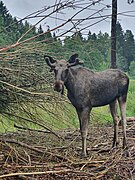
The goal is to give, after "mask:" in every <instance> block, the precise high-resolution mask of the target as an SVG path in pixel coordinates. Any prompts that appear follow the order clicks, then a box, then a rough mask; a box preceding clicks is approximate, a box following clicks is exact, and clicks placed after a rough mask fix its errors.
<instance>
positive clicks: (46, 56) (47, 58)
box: [44, 55, 56, 68]
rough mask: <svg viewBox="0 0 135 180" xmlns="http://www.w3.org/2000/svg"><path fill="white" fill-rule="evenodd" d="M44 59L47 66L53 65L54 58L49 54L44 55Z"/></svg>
mask: <svg viewBox="0 0 135 180" xmlns="http://www.w3.org/2000/svg"><path fill="white" fill-rule="evenodd" d="M44 59H45V61H46V63H47V65H48V66H50V67H51V68H53V67H55V63H56V60H54V59H53V58H52V57H51V56H48V55H44Z"/></svg>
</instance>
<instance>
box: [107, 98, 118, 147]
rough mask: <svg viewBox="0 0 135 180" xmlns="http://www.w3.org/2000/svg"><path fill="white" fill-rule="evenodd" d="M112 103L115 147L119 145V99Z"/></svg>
mask: <svg viewBox="0 0 135 180" xmlns="http://www.w3.org/2000/svg"><path fill="white" fill-rule="evenodd" d="M109 105H110V111H111V115H112V118H113V124H114V136H113V145H112V147H115V146H117V145H118V143H119V142H118V113H117V101H116V100H115V101H114V102H112V103H111V104H109Z"/></svg>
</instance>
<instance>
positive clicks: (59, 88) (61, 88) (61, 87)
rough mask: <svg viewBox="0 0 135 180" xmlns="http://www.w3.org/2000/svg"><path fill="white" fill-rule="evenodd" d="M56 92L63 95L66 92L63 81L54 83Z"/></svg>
mask: <svg viewBox="0 0 135 180" xmlns="http://www.w3.org/2000/svg"><path fill="white" fill-rule="evenodd" d="M54 91H57V92H61V94H63V92H64V82H63V81H61V80H58V81H55V82H54Z"/></svg>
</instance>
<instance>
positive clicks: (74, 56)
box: [68, 54, 78, 63]
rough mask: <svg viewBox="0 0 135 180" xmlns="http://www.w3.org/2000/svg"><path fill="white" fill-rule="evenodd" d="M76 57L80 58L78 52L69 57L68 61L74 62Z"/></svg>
mask: <svg viewBox="0 0 135 180" xmlns="http://www.w3.org/2000/svg"><path fill="white" fill-rule="evenodd" d="M76 58H78V54H73V55H72V56H71V57H70V58H69V60H68V62H69V63H74V62H75V61H76Z"/></svg>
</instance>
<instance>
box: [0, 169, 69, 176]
mask: <svg viewBox="0 0 135 180" xmlns="http://www.w3.org/2000/svg"><path fill="white" fill-rule="evenodd" d="M66 172H72V170H71V169H62V170H59V171H44V172H27V173H26V172H25V173H21V172H20V173H11V174H4V175H1V176H0V178H5V177H13V176H20V175H24V176H28V175H43V174H44V175H45V174H60V173H66Z"/></svg>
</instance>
